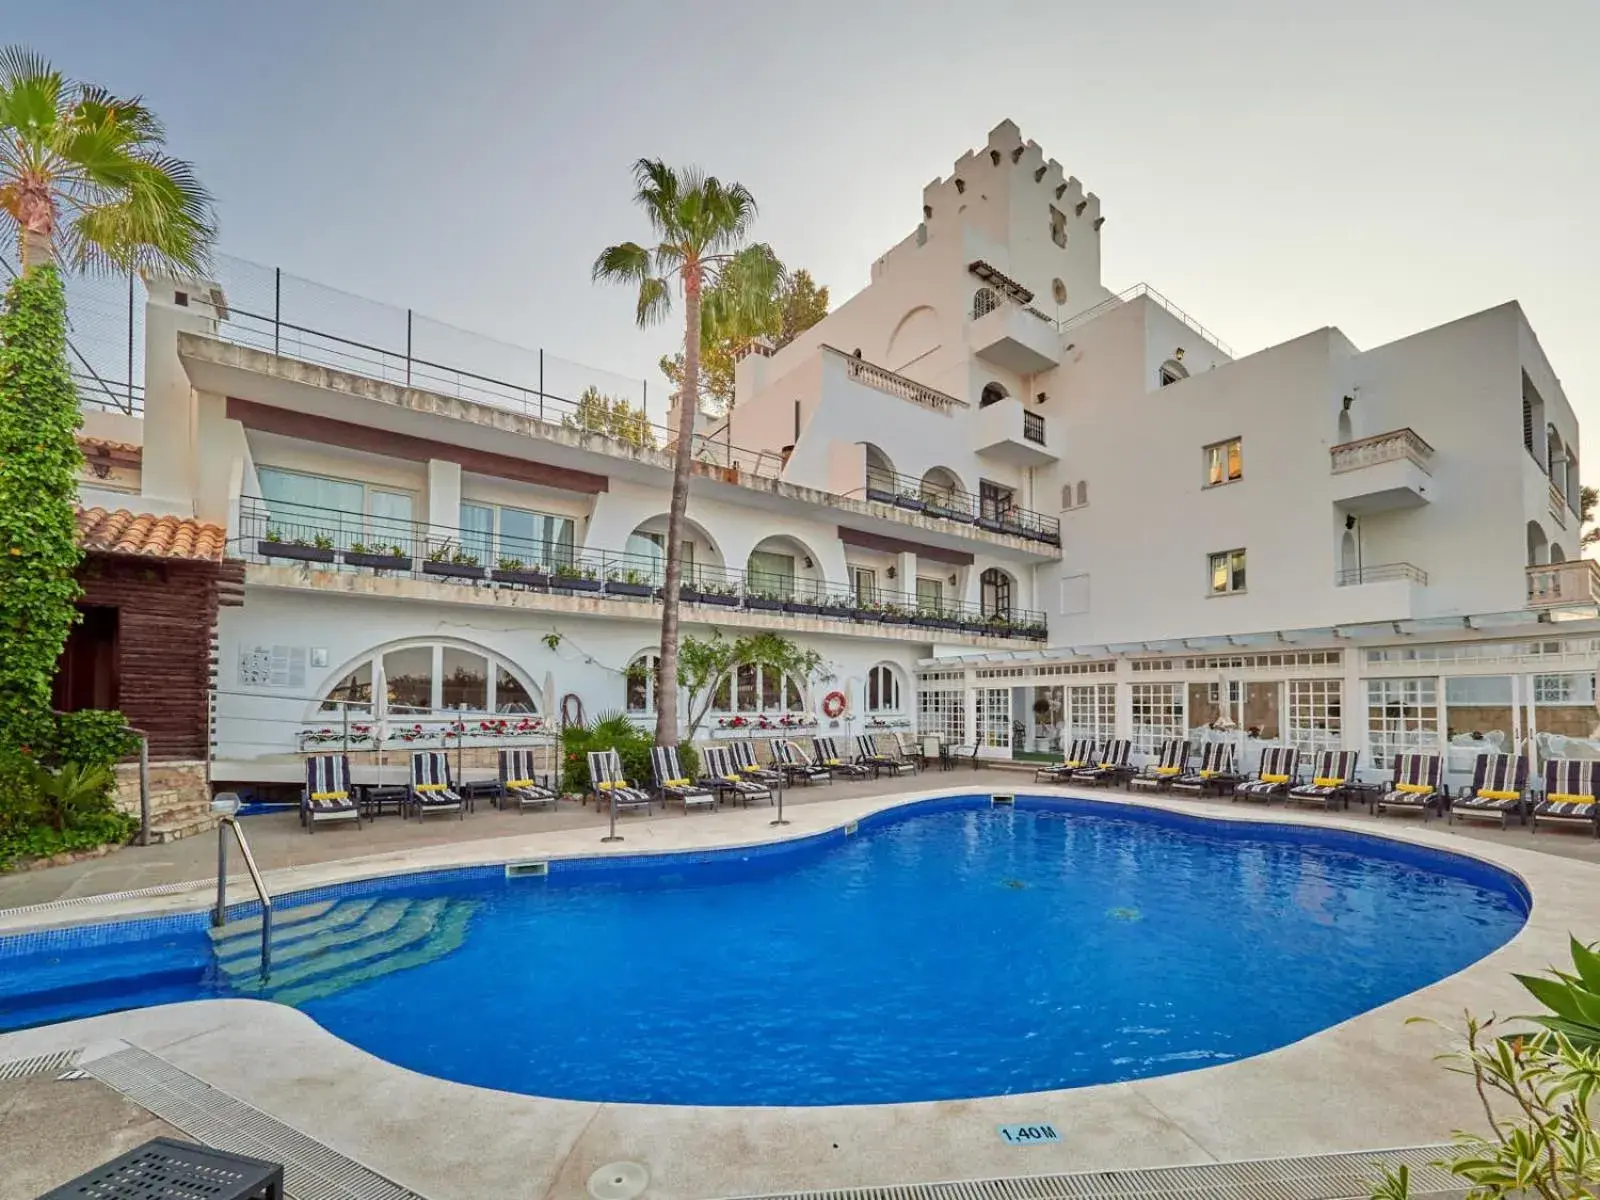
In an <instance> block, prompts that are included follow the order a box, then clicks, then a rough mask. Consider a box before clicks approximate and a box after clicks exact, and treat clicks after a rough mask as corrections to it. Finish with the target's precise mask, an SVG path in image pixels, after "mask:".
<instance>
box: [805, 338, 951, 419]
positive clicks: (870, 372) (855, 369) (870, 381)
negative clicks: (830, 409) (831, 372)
mask: <svg viewBox="0 0 1600 1200" xmlns="http://www.w3.org/2000/svg"><path fill="white" fill-rule="evenodd" d="M823 349H824V350H826V351H828V353H830V354H836V355H838V356H839V357H840V358H842V359H843V360H844V363H845V375H846V377H847V378H849V379H852V380H854V381H855V382H856V383H859V384H862V385H864V386H866V387H869V388H872V389H874V390H875V391H879V392H884V393H886V394H887V395H890V396H898V397H899V398H900V399H902V400H908V401H910V402H911V403H912V404H917V405H920V406H921V407H923V408H928V409H932V410H933V411H934V412H942V413H946V414H949V413H951V412H953V411H954V410H955V409H957V408H967V407H969V405H968V404H967V402H966V401H965V400H957V399H956V398H955V397H954V396H950V395H946V394H945V393H944V392H941V391H939V389H938V388H931V387H928V386H927V385H926V384H922V383H918V382H917V381H916V380H915V379H907V378H906V377H905V376H904V375H896V374H895V373H894V372H893V371H891V370H889V368H887V367H880V366H878V364H877V363H869V362H868V361H867V360H866V359H864V358H857V357H856V356H855V355H853V354H846V353H845V352H844V351H843V350H838V349H835V348H834V347H833V346H824V347H823Z"/></svg>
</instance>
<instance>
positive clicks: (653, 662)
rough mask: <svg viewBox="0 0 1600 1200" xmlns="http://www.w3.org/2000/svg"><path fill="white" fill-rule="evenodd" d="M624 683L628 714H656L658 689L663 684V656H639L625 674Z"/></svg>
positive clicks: (647, 654) (630, 664)
mask: <svg viewBox="0 0 1600 1200" xmlns="http://www.w3.org/2000/svg"><path fill="white" fill-rule="evenodd" d="M623 681H624V683H625V684H626V685H627V701H626V703H625V704H624V707H625V708H626V710H627V711H628V712H630V713H653V712H655V711H656V688H657V686H658V685H659V684H660V682H661V656H660V655H659V654H649V653H646V654H641V655H639V657H638V658H636V659H634V660H633V661H632V662H631V663H629V664H628V669H627V670H626V671H625V672H623Z"/></svg>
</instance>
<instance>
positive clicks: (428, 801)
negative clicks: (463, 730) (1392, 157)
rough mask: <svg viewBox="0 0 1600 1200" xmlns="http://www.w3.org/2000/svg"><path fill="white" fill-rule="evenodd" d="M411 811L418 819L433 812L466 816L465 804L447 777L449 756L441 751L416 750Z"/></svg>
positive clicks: (413, 763) (412, 766)
mask: <svg viewBox="0 0 1600 1200" xmlns="http://www.w3.org/2000/svg"><path fill="white" fill-rule="evenodd" d="M409 806H410V809H411V812H412V814H413V815H415V816H418V817H426V816H429V815H431V814H434V813H455V814H456V817H457V819H459V818H461V817H464V816H466V815H467V802H466V801H465V800H464V799H462V797H461V793H460V792H458V791H456V788H455V782H454V780H452V779H451V778H450V756H449V755H448V754H446V753H445V752H444V751H442V750H419V751H418V752H417V753H415V754H413V755H412V756H411V799H410V803H409Z"/></svg>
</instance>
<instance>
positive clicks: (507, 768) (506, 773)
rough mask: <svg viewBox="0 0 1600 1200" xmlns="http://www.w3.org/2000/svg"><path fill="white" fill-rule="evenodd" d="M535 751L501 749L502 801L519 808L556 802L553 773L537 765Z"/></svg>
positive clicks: (543, 805)
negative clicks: (538, 768)
mask: <svg viewBox="0 0 1600 1200" xmlns="http://www.w3.org/2000/svg"><path fill="white" fill-rule="evenodd" d="M534 757H535V755H534V752H533V751H532V750H529V749H520V750H502V751H500V803H501V805H502V806H507V807H508V806H510V805H512V804H515V805H516V806H517V808H518V809H521V810H524V811H526V810H527V809H530V808H543V807H546V806H548V807H550V808H554V807H555V806H556V793H555V789H554V788H552V787H551V786H550V776H549V775H548V774H545V775H540V773H539V772H538V771H537V770H536V769H535V764H534Z"/></svg>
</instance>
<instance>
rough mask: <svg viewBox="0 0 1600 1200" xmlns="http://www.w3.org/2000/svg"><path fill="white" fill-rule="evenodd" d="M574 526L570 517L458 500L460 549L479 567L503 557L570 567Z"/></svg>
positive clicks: (544, 564) (535, 564)
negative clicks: (475, 560) (459, 502)
mask: <svg viewBox="0 0 1600 1200" xmlns="http://www.w3.org/2000/svg"><path fill="white" fill-rule="evenodd" d="M574 528H575V524H574V522H573V520H572V518H571V517H561V516H555V515H552V514H550V513H541V512H533V511H531V510H529V509H525V508H508V507H506V506H504V505H498V504H474V503H469V502H467V501H465V500H463V501H462V502H461V550H462V553H464V554H470V555H472V556H473V557H474V558H476V559H477V560H478V562H479V564H480V565H482V566H495V565H497V564H498V563H499V561H500V560H501V559H503V558H508V559H516V560H517V561H518V562H520V563H522V564H524V565H525V566H530V567H531V566H546V567H560V566H570V565H571V563H572V560H573V531H574Z"/></svg>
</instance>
